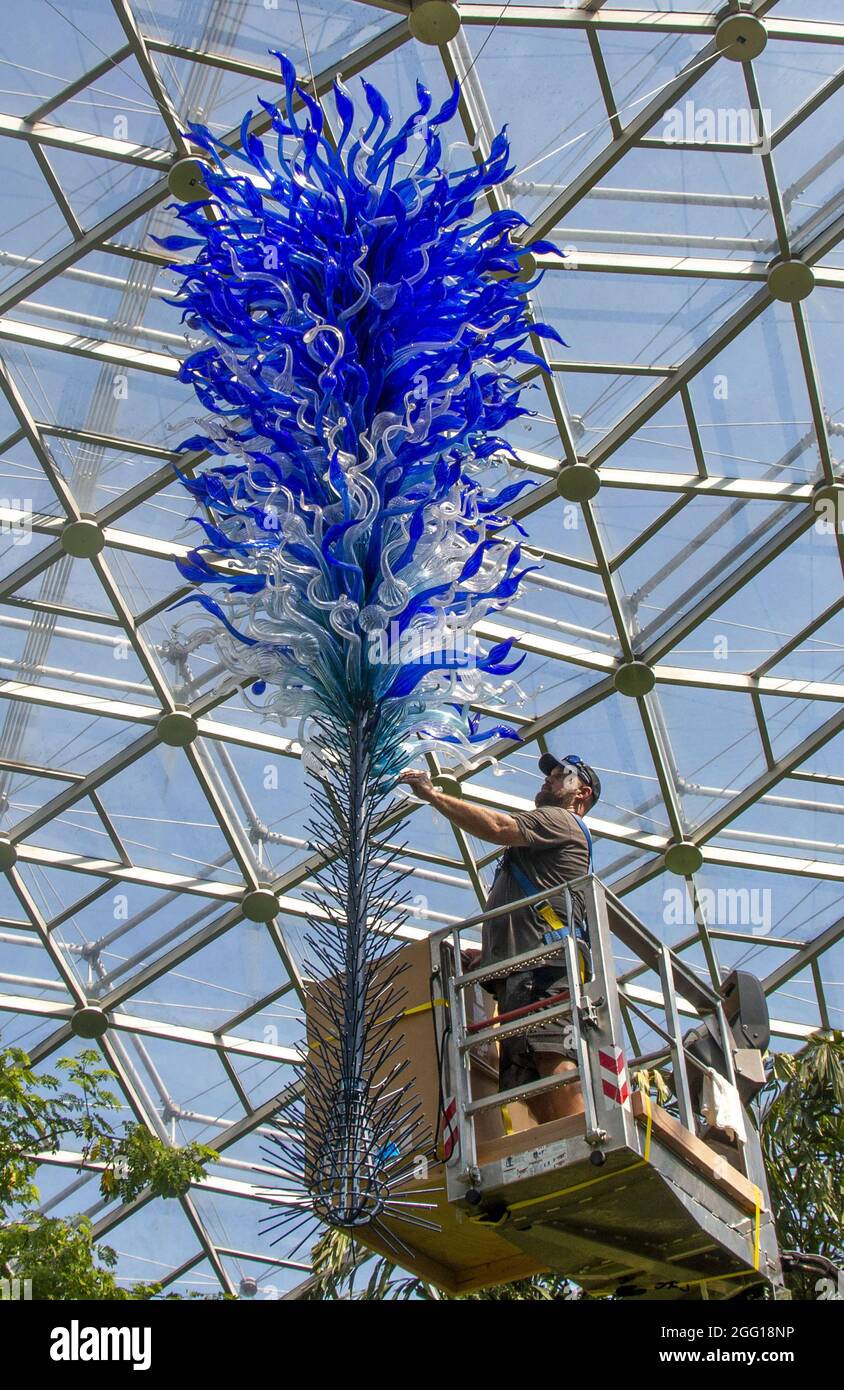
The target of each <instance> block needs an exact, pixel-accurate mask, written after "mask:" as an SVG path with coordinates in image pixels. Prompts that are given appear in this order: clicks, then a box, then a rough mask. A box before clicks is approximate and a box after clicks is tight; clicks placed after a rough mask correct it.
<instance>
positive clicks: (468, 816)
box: [399, 753, 601, 1124]
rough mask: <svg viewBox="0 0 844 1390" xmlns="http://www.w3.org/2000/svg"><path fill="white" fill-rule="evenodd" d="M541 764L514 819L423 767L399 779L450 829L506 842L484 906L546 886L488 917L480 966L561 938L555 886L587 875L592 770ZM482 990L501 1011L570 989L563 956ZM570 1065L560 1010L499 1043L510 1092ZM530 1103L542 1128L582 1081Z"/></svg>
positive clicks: (568, 1105)
mask: <svg viewBox="0 0 844 1390" xmlns="http://www.w3.org/2000/svg"><path fill="white" fill-rule="evenodd" d="M539 770H540V772H542V773H544V776H545V780H544V782H543V784H542V786H541V788H540V789H539V791H538V793H537V795H536V799H535V803H534V804H535V810H533V811H519V812H516V813H515V814H514V815H509V814H507V813H505V812H503V811H492V810H487V809H485V808H484V807H481V806H472V805H470V804H469V803H468V802H467V801H464V800H463V799H462V798H461V797H457V796H448V795H447V794H446V793H445V792H441V791H438V790H437V788H436V787H434V785H433V784H432V782H431V779H430V777H429V776H428V774H427V773H425V772H415V771H407V772H404V773H402V776H401V778H400V779H399V780H400V781H402V782H404V783H406V784H407V785H408V786H409V787H410V788H411V789H412V790H413V791H414V792H415V793H416V795H417V796H418V797H420V798H421V800H423V801H427V802H429V803H430V805H431V806H433V807H434V809H435V810H436V811H440V812H441V813H442V815H444V816H445V817H446V819H447V820H449V821H451V823H452V824H453V825H456V826H459V828H460V829H461V830H465V831H466V832H467V833H468V834H470V835H475V836H477V838H478V839H481V840H490V841H491V842H492V843H493V844H495V845H504V846H506V849H505V852H504V854H503V855H502V857H501V859H500V860H499V863H498V869H497V872H496V875H495V880H494V882H493V885H492V889H491V891H490V893H489V896H488V898H487V901H486V907H487V908H494V907H501V906H503V905H504V904H505V903H508V902H515V901H517V900H518V899H519V898H526V897H529V896H531V895H532V894H535V893H538V892H539V891H541V890H542V889H544V888H547V889H548V890H549V893H548V901H547V902H545V901H540V902H538V903H537V904H535V905H534V906H529V907H521V908H516V909H514V910H513V911H512V912H509V913H504V914H502V915H501V916H498V917H494V918H492V920H491V921H486V922H484V924H483V939H482V947H481V955H480V959H479V960H478V961H477V962H476V964H477V965H478V966H487V965H493V964H494V963H495V962H496V961H503V960H507V959H508V958H509V957H511V956H516V955H521V954H522V953H523V952H525V951H531V950H534V949H535V948H536V947H539V946H541V945H542V944H543V943H544V942H555V941H559V940H560V937H561V934H562V932H563V931H564V930H565V929H566V928H567V927H568V926H569V925H570V924H569V923H568V922H567V921H566V900H565V893H564V892H563V891H562V890H561V885H562V884H564V883H567V882H570V881H571V880H572V879H576V878H580V877H581V876H582V875H583V874H586V873H591V871H592V837H591V836H590V834H589V831H588V829H587V827H586V825H585V823H584V821H583V819H582V817H583V816H584V815H585V814H586V812H587V811H590V810H591V809H592V807H593V806H594V805H595V802H596V801H597V800H598V797H599V796H600V793H601V782H600V779H599V777H598V774H597V773H596V772H595V770H594V768H592V767H590V766H589V764H588V763H585V762H584V761H583V759H582V758H581V757H579V756H578V755H577V754H575V753H569V754H567V755H566V756H565V757H563V758H555V757H554V756H553V755H552V754H551V753H545V754H543V756H542V757H541V758H540V759H539ZM552 890H553V891H552ZM570 898H571V901H572V910H573V916H574V922H573V923H572V924H571V925H572V927H573V929H574V932H575V936H576V938H577V939H578V940H579V941H580V942H582V943H583V944H584V945H586V946H587V947H588V938H587V934H586V921H585V906H584V902H583V898H582V896H581V894H580V893H578V892H577V891H576V890H575V891H572V892H571V894H570ZM580 958H581V956H580V952H579V959H580ZM488 988H489V989H490V991H491V992H493V993H494V997H495V999H496V1001H497V1004H498V1012H499V1015H500V1016H506V1015H508V1014H510V1013H511V1012H512V1011H514V1010H517V1009H521V1008H523V1007H525V1006H529V1005H532V1004H537V1003H539V1001H540V1000H542V999H551V998H553V997H554V996H555V995H559V994H560V993H561V992H562V991H564V990H565V989H566V988H567V976H566V967H565V962H564V958H563V956H562V954H561V955H560V956H559V957H556V958H555V959H554V960H553V961H552V962H551V963H549V964H548V965H544V966H541V967H539V968H536V969H533V970H525V971H519V972H517V973H515V974H511V975H506V976H505V977H504V978H502V979H500V980H494V981H493V980H490V981H489V982H488ZM540 1017H541V1015H540ZM576 1064H577V1052H576V1049H575V1047H574V1043H573V1039H572V1035H571V1029H570V1026H569V1024H568V1020H567V1018H566V1016H565V1015H557V1017H556V1018H554V1019H552V1020H550V1021H549V1022H548V1023H546V1024H544V1025H542V1024H540V1023H537V1028H536V1030H535V1031H533V1030H532V1031H531V1032H530V1033H527V1034H520V1035H519V1036H517V1037H514V1038H507V1037H505V1038H503V1039H502V1041H501V1043H500V1044H499V1087H500V1089H501V1090H502V1091H507V1090H510V1089H512V1088H515V1087H519V1086H524V1085H527V1084H528V1083H529V1082H531V1081H536V1080H538V1079H539V1078H540V1077H547V1076H551V1075H557V1074H559V1073H562V1072H566V1071H571V1070H573V1069H574V1067H575V1066H576ZM528 1107H529V1109H530V1112H531V1114H532V1115H533V1118H534V1119H535V1120H536V1122H537V1123H538V1124H544V1123H545V1122H546V1121H548V1120H554V1119H559V1118H562V1117H564V1116H566V1115H577V1114H582V1112H583V1095H582V1092H581V1090H580V1086H579V1085H578V1084H576V1083H574V1082H572V1083H570V1084H569V1085H567V1086H561V1087H559V1088H558V1089H557V1090H554V1091H551V1092H547V1093H546V1094H544V1095H539V1096H536V1097H534V1098H533V1100H532V1101H531V1100H528Z"/></svg>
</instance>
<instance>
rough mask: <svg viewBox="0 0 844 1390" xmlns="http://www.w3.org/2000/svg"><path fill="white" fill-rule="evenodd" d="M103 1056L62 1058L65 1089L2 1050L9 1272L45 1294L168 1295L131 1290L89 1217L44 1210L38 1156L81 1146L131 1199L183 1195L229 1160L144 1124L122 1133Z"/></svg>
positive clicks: (2, 1231) (1, 1160) (0, 1188)
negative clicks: (177, 1143) (174, 1143)
mask: <svg viewBox="0 0 844 1390" xmlns="http://www.w3.org/2000/svg"><path fill="white" fill-rule="evenodd" d="M100 1060H101V1059H100V1055H99V1053H98V1052H96V1051H94V1050H88V1051H84V1052H81V1053H80V1054H79V1056H78V1057H63V1058H61V1059H60V1060H59V1062H58V1063H57V1066H58V1068H59V1069H60V1070H61V1071H62V1072H63V1073H64V1074H65V1078H66V1085H65V1086H64V1087H63V1084H62V1078H61V1077H58V1076H53V1075H50V1074H45V1073H38V1074H36V1073H35V1071H34V1070H33V1068H32V1065H31V1063H30V1059H29V1057H28V1056H27V1054H26V1053H25V1052H23V1051H21V1050H20V1049H19V1048H15V1047H9V1048H5V1049H3V1050H0V1274H2V1275H3V1276H4V1277H14V1278H18V1279H22V1280H25V1279H31V1280H32V1296H33V1298H36V1299H127V1298H128V1299H141V1298H151V1297H153V1296H155V1295H156V1294H158V1293H160V1291H161V1290H160V1285H158V1284H135V1285H134V1286H133V1287H132V1288H131V1289H124V1288H121V1286H120V1285H119V1284H118V1283H117V1282H116V1280H115V1278H114V1276H113V1274H112V1273H111V1270H112V1269H113V1268H114V1265H115V1264H116V1261H117V1256H116V1255H115V1253H114V1251H113V1250H112V1249H111V1248H110V1247H109V1246H107V1245H95V1244H94V1242H93V1234H92V1228H91V1223H90V1222H89V1221H87V1220H86V1218H84V1217H77V1218H75V1219H72V1220H65V1219H62V1218H56V1217H46V1216H44V1215H43V1214H42V1213H40V1212H39V1211H38V1203H39V1201H40V1193H39V1190H38V1187H37V1185H36V1183H35V1181H34V1178H35V1174H36V1172H37V1170H38V1159H37V1158H36V1155H37V1154H39V1153H42V1154H43V1153H55V1152H56V1151H57V1150H58V1149H60V1148H63V1147H68V1146H71V1145H76V1146H78V1147H79V1148H80V1152H81V1160H82V1163H83V1164H87V1163H97V1164H102V1165H103V1166H102V1170H101V1173H100V1192H101V1193H102V1195H103V1196H104V1197H106V1198H107V1199H109V1200H113V1199H114V1198H115V1197H117V1198H119V1199H120V1200H121V1201H122V1202H129V1201H131V1200H132V1199H133V1198H135V1197H137V1196H139V1195H140V1194H141V1193H149V1195H150V1196H154V1197H165V1198H172V1197H180V1196H182V1195H183V1194H184V1193H185V1192H187V1190H188V1188H189V1187H190V1184H191V1182H192V1181H195V1180H196V1179H198V1178H201V1177H202V1176H203V1174H204V1171H205V1164H206V1163H208V1162H210V1161H212V1160H214V1159H217V1158H219V1154H218V1153H217V1152H216V1150H215V1149H210V1148H207V1147H206V1146H205V1145H203V1144H189V1145H187V1146H186V1147H184V1148H170V1147H169V1146H168V1145H167V1144H164V1143H162V1141H161V1140H160V1139H158V1138H157V1137H156V1136H155V1135H154V1134H151V1133H150V1132H149V1130H147V1129H146V1128H145V1127H144V1126H143V1125H139V1124H124V1125H123V1127H122V1130H121V1131H120V1132H119V1133H115V1132H114V1130H113V1129H112V1128H111V1127H110V1125H109V1124H108V1122H107V1115H108V1112H109V1111H114V1110H118V1109H119V1108H120V1102H119V1100H118V1099H117V1097H116V1096H115V1095H114V1093H113V1092H112V1091H110V1090H109V1089H108V1083H109V1082H112V1081H114V1080H115V1079H116V1078H115V1075H114V1073H113V1072H112V1071H110V1070H109V1069H108V1068H106V1067H102V1066H100V1065H99V1063H100ZM97 1261H99V1263H97Z"/></svg>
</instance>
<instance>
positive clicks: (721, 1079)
mask: <svg viewBox="0 0 844 1390" xmlns="http://www.w3.org/2000/svg"><path fill="white" fill-rule="evenodd" d="M701 1109H702V1112H703V1116H704V1119H705V1120H706V1121H707V1123H708V1124H710V1125H712V1127H713V1129H722V1130H724V1132H725V1134H726V1135H727V1136H728V1138H729V1139H731V1140H734V1141H737V1142H738V1143H739V1144H746V1143H747V1130H746V1129H745V1124H744V1111H743V1109H742V1104H741V1097H740V1096H739V1093H738V1091H737V1090H736V1088H735V1086H732V1085H731V1084H730V1082H729V1081H728V1080H727V1078H726V1077H725V1076H722V1075H721V1073H720V1072H718V1071H714V1070H713V1068H712V1067H707V1068H706V1075H705V1076H704V1078H703V1093H702V1099H701Z"/></svg>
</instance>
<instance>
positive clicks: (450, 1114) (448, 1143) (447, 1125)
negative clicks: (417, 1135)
mask: <svg viewBox="0 0 844 1390" xmlns="http://www.w3.org/2000/svg"><path fill="white" fill-rule="evenodd" d="M459 1134H460V1131H459V1129H458V1125H457V1101H456V1100H455V1099H454V1096H449V1097H448V1098H447V1099H446V1102H445V1109H444V1110H443V1158H444V1159H445V1161H446V1163H448V1160H449V1159H450V1158H451V1155H452V1154H453V1153H454V1150H455V1148H456V1146H457V1140H458V1138H459Z"/></svg>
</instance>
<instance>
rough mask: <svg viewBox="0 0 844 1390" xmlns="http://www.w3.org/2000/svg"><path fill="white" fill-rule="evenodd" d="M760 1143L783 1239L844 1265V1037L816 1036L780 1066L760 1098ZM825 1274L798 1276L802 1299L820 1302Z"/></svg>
mask: <svg viewBox="0 0 844 1390" xmlns="http://www.w3.org/2000/svg"><path fill="white" fill-rule="evenodd" d="M760 1102H761V1105H760V1137H761V1140H762V1151H763V1154H764V1157H765V1166H766V1169H767V1174H768V1186H769V1189H770V1193H771V1204H772V1207H773V1210H774V1215H775V1219H776V1226H777V1237H778V1239H779V1244H780V1249H781V1250H783V1251H786V1252H787V1251H804V1252H807V1253H810V1254H814V1255H822V1256H825V1257H826V1259H828V1260H831V1261H833V1262H834V1263H835V1264H837V1265H839V1266H840V1265H844V1032H841V1031H840V1030H835V1031H832V1032H823V1033H815V1034H814V1036H813V1037H811V1038H810V1039H809V1041H808V1043H807V1044H806V1046H805V1047H804V1048H803V1049H802V1050H801V1051H800V1052H798V1053H797V1054H796V1055H792V1054H791V1053H787V1052H782V1053H778V1054H777V1055H776V1056H775V1057H774V1058H773V1076H772V1080H771V1082H770V1084H769V1086H768V1087H766V1089H765V1091H763V1093H762V1096H761V1097H760ZM819 1277H820V1275H819V1272H818V1271H817V1270H815V1271H810V1270H801V1269H800V1267H799V1266H797V1267H795V1268H793V1269H790V1270H789V1272H788V1275H787V1283H788V1284H789V1286H790V1287H791V1290H792V1294H793V1296H794V1297H795V1298H801V1299H809V1298H816V1297H817V1291H816V1285H817V1282H818V1279H819Z"/></svg>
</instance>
